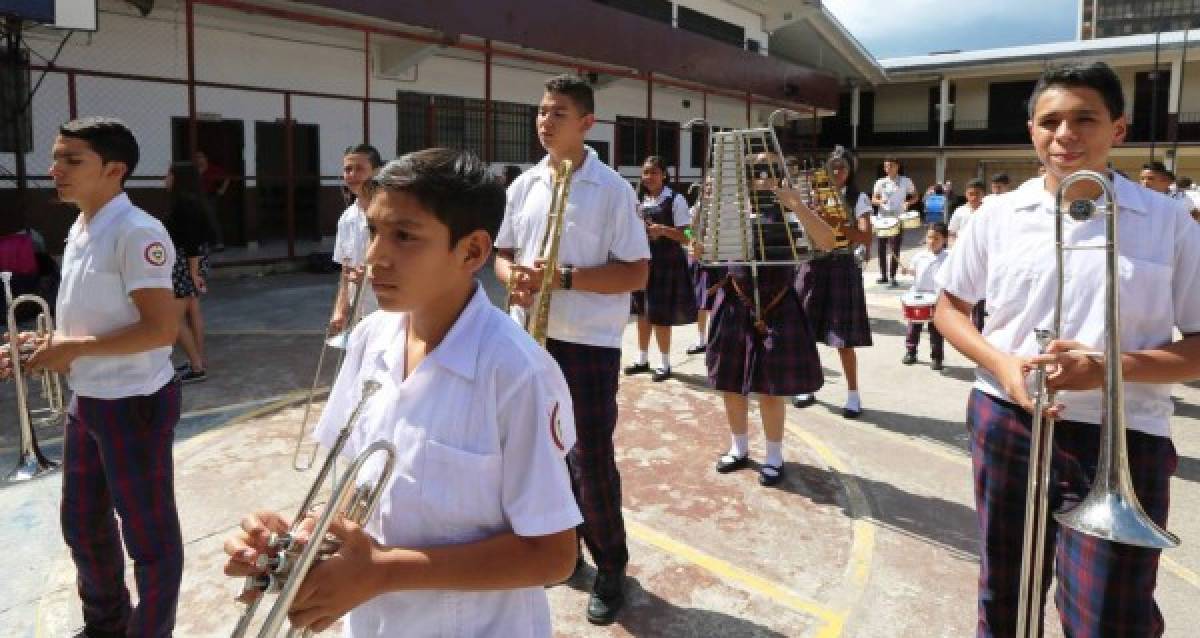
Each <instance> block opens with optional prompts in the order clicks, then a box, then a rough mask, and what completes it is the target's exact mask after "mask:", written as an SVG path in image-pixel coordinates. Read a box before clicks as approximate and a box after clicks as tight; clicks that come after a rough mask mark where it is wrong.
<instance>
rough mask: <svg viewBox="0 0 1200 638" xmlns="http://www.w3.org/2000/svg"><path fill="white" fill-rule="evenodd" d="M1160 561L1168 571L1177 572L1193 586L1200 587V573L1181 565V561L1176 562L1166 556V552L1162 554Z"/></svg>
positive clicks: (1176, 573)
mask: <svg viewBox="0 0 1200 638" xmlns="http://www.w3.org/2000/svg"><path fill="white" fill-rule="evenodd" d="M1159 562H1160V563H1162V566H1163V567H1164V568H1165V569H1166V570H1167V571H1169V572H1171V573H1172V574H1175V575H1176V576H1178V577H1179V578H1180V579H1181V580H1183V581H1184V582H1186V583H1187V584H1189V585H1191V586H1192V587H1195V588H1197V589H1200V574H1197V573H1196V572H1194V571H1192V570H1190V569H1188V568H1187V567H1184V566H1183V565H1180V564H1179V563H1177V562H1175V561H1174V560H1172V559H1171V558H1170V557H1168V556H1166V555H1165V554H1164V555H1163V556H1162V558H1161V559H1160V560H1159Z"/></svg>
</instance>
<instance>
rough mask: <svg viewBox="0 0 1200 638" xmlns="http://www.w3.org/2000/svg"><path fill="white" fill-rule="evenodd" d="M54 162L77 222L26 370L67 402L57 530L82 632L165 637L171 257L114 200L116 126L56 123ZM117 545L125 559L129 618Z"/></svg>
mask: <svg viewBox="0 0 1200 638" xmlns="http://www.w3.org/2000/svg"><path fill="white" fill-rule="evenodd" d="M53 158H54V159H53V163H52V164H51V166H50V176H51V177H52V178H53V179H54V185H55V188H56V189H57V191H58V197H59V199H60V200H62V201H64V202H68V203H71V204H74V205H76V206H78V207H79V217H78V219H76V221H75V224H74V225H73V226H72V227H71V230H70V232H69V233H68V234H67V242H66V248H65V250H64V252H63V259H62V285H61V287H60V288H59V292H58V300H57V303H56V315H57V320H58V329H57V331H56V332H55V334H54V335H53V336H52V337H49V338H46V339H43V340H40V341H38V348H37V351H36V352H35V353H34V354H33V356H32V357H31V358H30V360H29V363H28V366H29V371H30V372H31V373H36V372H38V371H39V370H53V371H55V372H59V373H62V374H65V375H66V378H67V383H68V384H69V385H70V387H71V390H72V391H73V392H74V396H73V397H72V400H71V402H70V410H69V411H68V414H67V426H66V435H65V437H64V444H63V486H62V530H63V538H64V540H65V541H66V543H67V546H68V548H70V551H71V557H72V559H74V561H75V567H76V569H77V570H78V574H79V575H78V579H77V586H78V591H79V597H80V599H82V601H83V619H84V622H85V623H86V626H85V628H84V631H83V635H85V636H88V637H96V636H100V637H108V636H126V635H129V636H156V637H157V636H170V635H171V631H172V629H173V627H174V626H175V605H176V601H177V599H178V597H179V583H180V578H181V576H182V573H183V541H182V537H181V534H180V530H179V516H178V514H177V513H176V511H175V490H174V470H173V467H172V458H171V444H172V441H173V439H174V434H175V424H176V422H178V420H179V400H180V399H179V383H178V382H177V381H175V380H174V378H173V377H174V375H175V371H174V369H172V367H171V360H170V356H171V345H172V344H173V343H174V342H175V337H176V333H177V330H178V328H179V320H180V312H179V306H178V304H177V303H176V301H175V296H174V292H173V289H172V280H171V270H172V267H173V266H174V264H175V248H174V246H172V244H171V240H170V238H169V236H168V235H167V231H166V230H165V229H164V228H163V225H162V224H161V223H160V222H159V221H158V220H157V219H155V218H154V217H151V216H150V215H148V214H147V213H146V212H145V211H143V210H141V209H139V208H137V207H136V206H134V205H133V203H132V202H130V201H129V197H128V196H127V195H126V194H125V193H124V192H122V187H123V185H124V183H125V181H126V180H127V179H128V178H129V175H130V174H131V173H132V172H133V169H134V168H135V167H136V166H137V162H138V146H137V140H135V139H134V137H133V134H132V133H131V132H130V131H129V129H128V128H126V126H125V125H124V124H123V123H122V122H121V121H119V120H116V119H112V118H104V117H89V118H83V119H79V120H74V121H71V122H68V123H66V124H64V125H63V126H62V127H61V128H60V129H59V133H58V137H57V138H56V139H55V141H54V148H53ZM21 338H22V339H23V340H28V339H31V338H32V335H28V334H26V335H22V336H21ZM8 365H10V364H9V362H7V361H5V362H4V366H5V371H6V372H7V371H8ZM114 513H115V514H118V515H119V516H120V518H121V530H122V531H123V532H124V533H123V534H122V533H121V532H118V529H117V521H116V518H115V517H114ZM122 540H124V544H125V549H126V550H127V551H128V552H129V555H130V557H131V558H132V559H133V561H134V570H133V572H134V579H135V581H136V582H137V589H138V604H137V606H136V607H131V604H130V597H129V591H128V589H126V587H125V569H124V556H123V554H122V551H121V542H122Z"/></svg>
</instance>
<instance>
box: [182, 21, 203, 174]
mask: <svg viewBox="0 0 1200 638" xmlns="http://www.w3.org/2000/svg"><path fill="white" fill-rule="evenodd" d="M184 22H185V24H186V31H187V94H188V157H189V158H190V157H191V155H192V153H194V152H196V151H197V150H199V149H200V146H199V144H200V127H199V125H198V124H197V122H196V4H195V2H194V0H186V2H185V3H184Z"/></svg>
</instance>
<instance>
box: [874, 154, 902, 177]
mask: <svg viewBox="0 0 1200 638" xmlns="http://www.w3.org/2000/svg"><path fill="white" fill-rule="evenodd" d="M888 162H891V163H893V164H895V165H896V174H897V175H903V174H904V164H901V163H900V159H899V158H897V157H896V156H894V155H888V156H887V157H884V158H883V161H882V162H880V164H879V174H880V176H883V175H887V171H886V170H884V168H883V165H884V164H887V163H888Z"/></svg>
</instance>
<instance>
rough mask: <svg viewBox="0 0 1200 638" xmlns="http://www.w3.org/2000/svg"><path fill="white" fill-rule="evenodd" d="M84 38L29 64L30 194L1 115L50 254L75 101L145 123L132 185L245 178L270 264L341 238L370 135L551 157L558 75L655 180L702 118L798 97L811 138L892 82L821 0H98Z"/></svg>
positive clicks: (243, 229)
mask: <svg viewBox="0 0 1200 638" xmlns="http://www.w3.org/2000/svg"><path fill="white" fill-rule="evenodd" d="M65 35H66V33H65V32H63V31H58V30H54V29H49V28H45V27H34V26H28V27H27V28H26V29H25V32H24V38H25V42H26V43H27V44H28V47H29V49H30V50H31V53H32V55H30V56H29V57H28V59H27V60H25V59H23V60H20V62H21V64H22V67H23V70H24V71H25V74H24V78H23V80H22V81H23V82H25V83H26V84H27V85H30V86H36V91H35V92H34V94H33V97H32V100H31V109H30V113H31V117H30V119H29V121H28V126H27V127H26V130H25V131H23V132H21V135H19V136H21V137H25V138H26V139H25V142H26V144H27V147H26V148H27V152H26V153H24V156H23V159H24V163H25V165H26V167H27V168H26V173H27V175H28V179H27V187H28V188H27V190H26V191H25V192H23V193H18V190H17V189H16V188H15V186H16V184H17V181H18V180H17V179H16V178H15V174H16V173H17V172H18V171H17V167H16V164H17V162H16V156H15V155H14V154H13V153H12V150H13V149H14V147H15V144H14V142H15V139H14V138H15V137H17V136H18V135H17V134H14V133H12V132H10V131H9V129H10V127H7V126H5V127H0V128H2V129H4V131H2V132H0V210H3V211H4V214H3V215H0V220H2V224H3V225H4V226H7V228H0V232H13V231H14V230H16V229H17V228H19V227H20V226H21V225H23V224H26V223H28V224H29V225H31V226H32V227H34V228H36V229H37V230H39V231H40V232H41V233H42V234H43V235H45V237H46V239H47V243H48V244H49V246H50V252H52V253H58V252H61V247H62V241H63V238H64V236H65V233H66V230H67V228H68V227H69V225H70V223H71V221H72V220H73V218H74V213H73V212H72V210H71V209H70V208H69V207H67V206H64V205H61V204H56V203H54V202H53V191H52V189H51V186H52V182H51V180H50V179H49V177H48V176H47V175H46V172H47V167H48V166H49V163H50V157H49V150H50V146H51V143H52V141H53V138H54V135H55V131H56V127H57V126H58V125H60V124H61V123H63V122H65V121H67V120H68V119H70V118H73V117H76V116H82V115H90V114H95V115H99V114H104V115H112V116H117V117H120V118H122V119H124V120H125V121H126V122H127V123H128V124H129V125H130V126H131V128H132V129H133V130H134V132H135V134H136V135H137V137H138V140H139V142H140V144H141V148H142V159H141V163H140V165H139V166H138V169H137V171H136V175H135V177H134V178H133V179H132V180H131V181H130V182H129V184H128V186H129V191H130V193H131V195H132V196H133V198H134V200H135V202H137V203H139V204H140V205H142V206H143V207H144V208H146V209H147V210H149V211H151V212H154V213H156V214H162V213H164V212H165V206H166V197H165V193H164V192H163V190H162V176H163V175H164V173H165V171H166V169H167V167H168V165H169V163H170V162H171V161H172V160H173V159H176V160H177V159H185V158H188V157H189V156H190V151H191V149H193V148H196V149H200V150H202V151H204V152H205V153H206V154H207V155H208V157H209V158H210V160H211V161H212V162H213V163H215V164H217V165H218V166H220V167H221V168H222V169H224V171H225V172H226V173H227V174H228V175H229V176H230V177H231V185H230V188H229V189H228V191H227V193H226V194H225V196H224V197H222V198H221V202H220V204H221V205H220V211H219V213H220V222H221V226H222V230H223V234H224V236H225V242H226V244H228V245H230V246H236V247H238V248H237V249H236V250H231V251H227V253H225V254H222V255H221V256H220V257H221V258H222V259H225V260H229V259H236V260H241V261H255V260H273V259H279V258H296V257H303V256H304V255H306V254H308V253H310V252H313V251H320V250H322V248H324V249H325V250H328V248H329V239H330V236H331V235H332V234H333V233H334V231H335V227H336V220H337V216H338V215H339V214H340V212H341V210H342V209H343V208H344V207H345V205H346V203H345V200H344V198H343V194H342V192H341V188H340V174H341V152H342V150H343V149H344V148H346V147H348V146H350V145H354V144H358V143H361V142H364V141H365V142H369V143H371V144H373V145H375V146H376V147H377V148H379V149H380V150H381V152H382V153H383V155H384V156H385V158H390V157H395V156H398V155H400V154H402V153H405V152H408V151H412V150H415V149H420V148H425V147H428V146H434V145H442V146H451V147H459V148H468V149H472V150H474V151H476V152H477V153H479V154H480V155H481V156H482V157H484V158H485V159H486V160H487V161H489V162H492V163H493V164H494V165H495V167H496V169H497V172H498V173H499V172H502V169H503V168H504V167H505V166H506V165H518V166H521V167H528V166H530V165H531V164H532V163H534V162H536V161H538V160H539V159H540V157H541V155H542V151H541V148H540V145H539V143H538V141H537V135H536V131H535V128H534V127H535V113H536V106H535V105H536V104H537V102H538V101H539V100H540V98H541V94H542V83H543V82H544V81H545V80H546V79H547V78H548V77H550V76H552V75H556V74H559V73H564V72H568V73H578V74H581V75H582V76H583V77H585V78H587V79H588V81H589V82H591V84H592V85H593V86H594V87H595V89H596V101H597V118H598V123H597V125H596V126H595V128H594V129H593V130H592V132H591V134H590V136H589V144H590V145H591V146H592V147H593V148H595V149H596V151H597V152H598V153H599V155H600V157H601V158H602V159H603V160H604V161H605V162H608V163H609V164H611V165H613V166H616V167H618V168H619V170H620V171H621V172H622V174H624V175H626V176H628V177H629V178H630V179H631V180H636V179H637V176H638V175H639V174H640V170H639V169H640V165H641V163H642V161H643V159H644V158H645V157H646V156H647V155H649V154H658V155H662V156H664V157H665V158H666V159H667V161H668V163H669V164H671V172H672V173H673V175H674V177H676V178H677V179H678V180H679V181H680V182H683V183H684V184H686V183H688V182H692V181H695V180H697V179H698V178H699V177H700V175H701V171H702V170H703V168H702V165H703V163H704V157H705V150H706V148H707V142H706V131H705V129H704V128H703V127H700V126H696V127H692V128H684V127H683V124H684V123H686V122H688V121H689V120H692V119H694V118H703V119H705V120H707V121H708V122H709V123H710V124H711V125H713V126H717V127H722V128H731V127H746V126H759V125H762V124H763V123H765V122H766V121H767V118H768V116H769V114H770V113H771V112H772V111H774V110H775V109H779V108H786V109H791V110H794V111H796V112H798V113H799V115H800V117H799V119H798V120H796V121H792V122H790V123H789V124H788V125H787V126H786V127H785V129H784V130H783V131H782V132H781V135H782V137H783V139H784V142H785V144H787V146H788V147H789V148H793V149H806V150H807V152H811V151H812V150H814V148H815V145H816V144H817V143H818V141H819V140H818V137H817V131H818V130H819V121H820V119H821V118H826V117H829V116H831V115H833V114H834V112H835V110H836V109H837V107H838V98H839V93H840V92H841V91H842V90H843V88H844V87H845V86H848V85H849V84H848V83H849V78H851V77H853V78H858V79H861V78H862V77H863V74H864V72H865V73H868V74H874V76H875V79H877V80H882V79H883V73H882V71H881V70H880V69H879V67H878V66H877V65H876V64H875V62H874V60H872V59H871V58H870V56H869V55H868V54H867V53H866V52H865V51H864V50H863V49H862V47H861V46H860V45H859V44H858V43H857V42H855V41H854V40H853V38H852V37H850V35H849V34H848V33H847V32H846V31H845V29H844V28H842V27H841V25H839V24H837V22H836V20H835V19H833V17H832V15H830V14H829V12H828V11H827V10H826V9H824V8H823V7H821V6H820V5H819V3H813V4H807V3H795V2H775V1H767V0H737V1H723V0H678V1H674V2H668V1H666V0H554V1H549V0H506V1H504V2H478V1H476V0H441V1H439V2H436V3H435V2H391V1H388V0H354V1H335V0H306V1H304V2H292V1H280V0H158V1H156V2H147V1H146V0H138V1H137V2H123V1H119V0H99V3H98V29H97V30H96V31H95V32H76V33H74V34H72V35H71V37H70V38H66V39H64V36H65ZM864 70H865V71H864ZM0 93H3V92H0ZM18 201H20V203H18ZM322 239H324V243H322Z"/></svg>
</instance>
